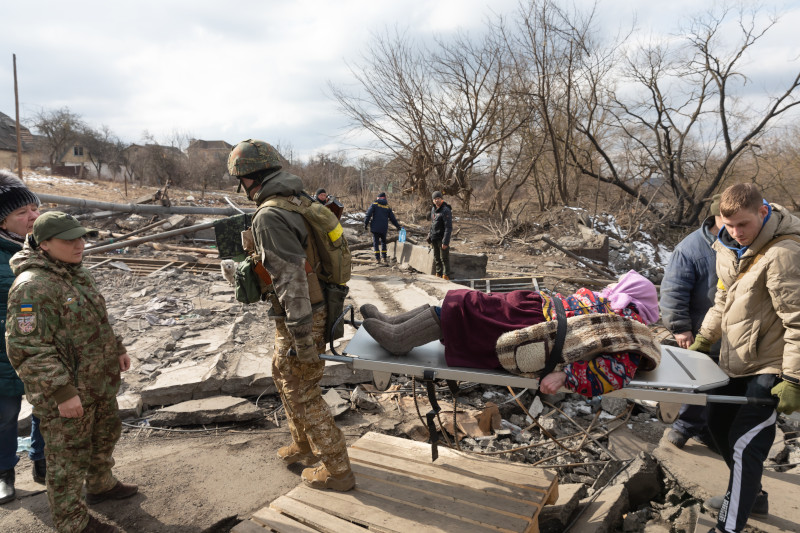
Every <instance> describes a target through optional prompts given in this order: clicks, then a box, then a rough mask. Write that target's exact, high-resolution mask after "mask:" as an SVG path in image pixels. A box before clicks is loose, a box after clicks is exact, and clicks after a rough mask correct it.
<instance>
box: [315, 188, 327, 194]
mask: <svg viewBox="0 0 800 533" xmlns="http://www.w3.org/2000/svg"><path fill="white" fill-rule="evenodd" d="M322 193H325V194H327V193H328V191H326V190H325V189H317V192H315V193H314V196H319V195H320V194H322Z"/></svg>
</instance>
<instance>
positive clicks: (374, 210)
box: [364, 192, 400, 263]
mask: <svg viewBox="0 0 800 533" xmlns="http://www.w3.org/2000/svg"><path fill="white" fill-rule="evenodd" d="M390 221H391V223H392V224H394V227H396V228H397V229H398V230H400V224H399V223H398V222H397V218H395V216H394V212H393V211H392V208H391V207H389V202H388V201H387V200H386V193H385V192H382V193H380V194H379V195H378V198H377V200H375V201H374V202H373V203H372V205H371V206H369V209H367V216H366V218H364V229H369V230H370V231H371V232H372V250H373V251H374V252H375V261H377V262H378V263H380V262H381V258H383V260H384V261H385V262H387V263H388V262H389V257H388V255H387V253H386V233H387V232H388V231H389V222H390Z"/></svg>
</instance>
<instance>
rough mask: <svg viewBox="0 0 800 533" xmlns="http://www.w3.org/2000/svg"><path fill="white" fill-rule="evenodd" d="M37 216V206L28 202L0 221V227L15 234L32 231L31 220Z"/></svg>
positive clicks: (24, 233)
mask: <svg viewBox="0 0 800 533" xmlns="http://www.w3.org/2000/svg"><path fill="white" fill-rule="evenodd" d="M38 217H39V206H38V205H36V204H28V205H25V206H22V207H20V208H19V209H15V210H14V211H12V212H11V213H9V214H8V216H7V217H6V218H5V220H3V221H2V222H0V228H3V229H4V230H6V231H9V232H11V233H16V234H17V235H26V234H28V233H30V232H31V231H33V221H34V220H36V219H37V218H38Z"/></svg>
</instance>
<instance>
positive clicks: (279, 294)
mask: <svg viewBox="0 0 800 533" xmlns="http://www.w3.org/2000/svg"><path fill="white" fill-rule="evenodd" d="M302 191H303V182H302V180H301V179H300V178H299V177H297V176H295V175H294V174H290V173H288V172H283V171H278V172H275V173H273V174H271V175H269V176H267V177H266V178H265V179H264V182H263V183H262V185H261V189H260V190H259V191H258V193H256V195H255V202H256V204H259V205H260V204H261V203H263V202H264V201H265V200H266V199H267V198H269V197H271V196H275V195H279V196H293V195H298V194H300V193H301V192H302ZM308 239H309V236H308V229H307V228H306V225H305V222H304V219H303V215H301V214H299V213H293V212H291V211H287V210H285V209H281V208H279V207H265V208H263V209H259V210H258V212H257V213H256V215H255V216H254V217H253V240H254V241H255V245H256V253H257V254H258V255H259V257H260V258H261V262H262V263H263V264H264V267H265V268H266V269H267V271H268V272H269V274H270V276H271V277H272V284H273V291H274V294H273V295H272V296H273V297H272V298H271V299H272V312H273V314H274V315H278V316H280V315H284V316H285V318H286V325H287V327H289V329H290V330H291V331H292V333H293V334H294V335H295V337H298V336H303V335H307V334H310V333H311V299H310V298H309V295H308V278H307V277H306V270H305V264H306V252H305V247H306V243H307V242H308ZM276 300H277V301H276Z"/></svg>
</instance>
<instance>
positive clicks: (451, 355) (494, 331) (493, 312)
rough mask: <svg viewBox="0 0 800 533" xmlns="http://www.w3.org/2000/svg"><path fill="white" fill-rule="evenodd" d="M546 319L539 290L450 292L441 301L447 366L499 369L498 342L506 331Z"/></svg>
mask: <svg viewBox="0 0 800 533" xmlns="http://www.w3.org/2000/svg"><path fill="white" fill-rule="evenodd" d="M540 322H544V315H543V314H542V298H541V297H540V296H539V293H538V292H536V291H513V292H509V293H505V294H500V293H493V294H486V293H483V292H479V291H473V290H470V289H458V290H454V291H449V292H448V293H447V295H446V296H445V297H444V302H442V338H443V342H444V357H445V360H446V361H447V365H448V366H463V367H469V368H496V367H499V366H500V361H499V360H498V359H497V353H496V352H495V344H497V339H499V338H500V335H502V334H503V333H505V332H507V331H512V330H515V329H520V328H524V327H527V326H531V325H533V324H538V323H540Z"/></svg>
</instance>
